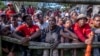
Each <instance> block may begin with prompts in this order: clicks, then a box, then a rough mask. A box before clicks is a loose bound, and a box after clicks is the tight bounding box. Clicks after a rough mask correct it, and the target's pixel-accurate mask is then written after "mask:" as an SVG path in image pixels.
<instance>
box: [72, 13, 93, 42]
mask: <svg viewBox="0 0 100 56" xmlns="http://www.w3.org/2000/svg"><path fill="white" fill-rule="evenodd" d="M73 30H74V32H75V34H76V35H77V36H78V39H79V41H80V42H85V43H86V44H89V43H90V42H91V41H92V38H90V37H89V34H90V33H91V32H92V31H91V28H90V26H89V24H87V17H86V15H84V14H80V15H79V16H78V17H77V21H76V23H75V24H74V25H73Z"/></svg>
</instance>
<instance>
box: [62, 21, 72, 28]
mask: <svg viewBox="0 0 100 56" xmlns="http://www.w3.org/2000/svg"><path fill="white" fill-rule="evenodd" d="M71 26H72V22H71V21H70V20H67V21H66V22H65V24H64V27H65V28H70V27H71Z"/></svg>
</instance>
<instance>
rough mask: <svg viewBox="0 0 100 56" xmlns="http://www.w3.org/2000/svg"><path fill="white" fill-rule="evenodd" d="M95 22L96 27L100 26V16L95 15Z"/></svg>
mask: <svg viewBox="0 0 100 56" xmlns="http://www.w3.org/2000/svg"><path fill="white" fill-rule="evenodd" d="M93 23H94V26H96V27H100V17H95V19H94V22H93Z"/></svg>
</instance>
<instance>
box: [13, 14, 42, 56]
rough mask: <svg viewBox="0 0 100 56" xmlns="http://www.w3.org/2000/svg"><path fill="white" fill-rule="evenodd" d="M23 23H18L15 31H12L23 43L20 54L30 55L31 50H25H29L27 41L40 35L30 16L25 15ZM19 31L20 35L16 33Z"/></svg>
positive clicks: (23, 55)
mask: <svg viewBox="0 0 100 56" xmlns="http://www.w3.org/2000/svg"><path fill="white" fill-rule="evenodd" d="M22 19H23V21H24V23H23V24H22V25H20V26H19V27H17V28H16V30H15V32H14V33H13V36H14V37H16V38H18V39H20V40H21V44H22V45H24V47H22V48H21V49H22V52H23V53H24V54H22V56H28V55H29V56H31V55H32V53H31V52H27V51H26V50H29V49H28V48H27V47H25V46H26V44H27V42H29V41H30V40H33V39H36V38H37V37H39V36H40V35H41V32H40V30H39V27H38V26H36V25H33V22H32V19H31V16H29V15H25V16H24V17H23V18H22ZM18 32H19V33H21V34H22V36H20V35H18V34H16V33H18Z"/></svg>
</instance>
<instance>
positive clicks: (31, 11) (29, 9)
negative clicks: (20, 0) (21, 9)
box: [27, 5, 35, 15]
mask: <svg viewBox="0 0 100 56" xmlns="http://www.w3.org/2000/svg"><path fill="white" fill-rule="evenodd" d="M34 13H35V9H34V7H32V6H31V5H29V7H28V8H27V14H30V15H34Z"/></svg>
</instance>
